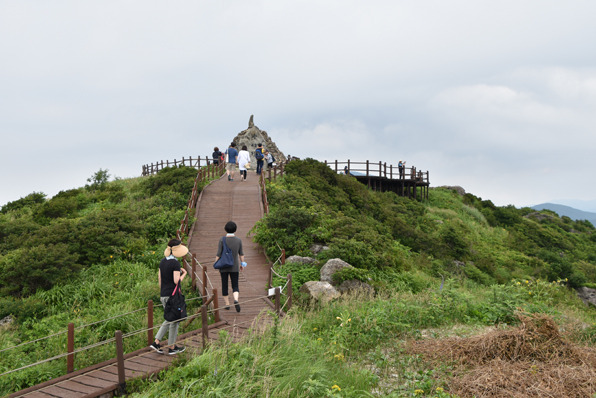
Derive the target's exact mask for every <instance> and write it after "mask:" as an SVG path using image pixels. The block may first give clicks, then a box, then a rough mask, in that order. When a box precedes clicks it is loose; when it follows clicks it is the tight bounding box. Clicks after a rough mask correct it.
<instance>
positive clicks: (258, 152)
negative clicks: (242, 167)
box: [255, 148, 263, 160]
mask: <svg viewBox="0 0 596 398" xmlns="http://www.w3.org/2000/svg"><path fill="white" fill-rule="evenodd" d="M255 158H257V160H262V159H263V150H262V149H261V148H257V150H256V151H255Z"/></svg>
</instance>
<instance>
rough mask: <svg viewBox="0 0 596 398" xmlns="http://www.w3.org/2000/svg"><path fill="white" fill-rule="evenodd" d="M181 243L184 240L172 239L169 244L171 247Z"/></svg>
mask: <svg viewBox="0 0 596 398" xmlns="http://www.w3.org/2000/svg"><path fill="white" fill-rule="evenodd" d="M181 243H182V241H181V240H180V239H171V240H170V241H169V242H168V246H169V247H174V246H178V245H179V244H181Z"/></svg>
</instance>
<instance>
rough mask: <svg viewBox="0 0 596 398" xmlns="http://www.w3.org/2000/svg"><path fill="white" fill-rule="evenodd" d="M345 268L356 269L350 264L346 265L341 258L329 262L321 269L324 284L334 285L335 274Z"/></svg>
mask: <svg viewBox="0 0 596 398" xmlns="http://www.w3.org/2000/svg"><path fill="white" fill-rule="evenodd" d="M344 268H354V267H352V266H351V265H350V264H348V263H346V262H345V261H344V260H342V259H340V258H332V259H331V260H329V261H327V262H326V263H325V265H323V267H322V268H321V280H322V281H323V282H329V283H330V284H332V285H333V284H334V282H333V274H335V273H336V272H337V271H339V270H341V269H344Z"/></svg>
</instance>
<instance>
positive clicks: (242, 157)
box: [238, 145, 250, 181]
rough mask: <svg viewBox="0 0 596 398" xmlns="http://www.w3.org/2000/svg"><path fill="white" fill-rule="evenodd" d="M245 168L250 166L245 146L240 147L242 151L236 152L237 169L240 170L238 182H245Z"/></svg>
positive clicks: (248, 154)
mask: <svg viewBox="0 0 596 398" xmlns="http://www.w3.org/2000/svg"><path fill="white" fill-rule="evenodd" d="M247 166H250V153H248V148H247V147H246V145H242V150H241V151H240V152H238V168H239V169H240V181H246V170H247V169H248V167H247Z"/></svg>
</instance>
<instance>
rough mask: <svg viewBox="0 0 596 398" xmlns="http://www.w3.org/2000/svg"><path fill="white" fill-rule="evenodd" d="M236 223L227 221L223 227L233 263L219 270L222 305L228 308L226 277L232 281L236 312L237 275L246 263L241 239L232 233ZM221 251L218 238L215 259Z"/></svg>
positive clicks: (221, 245) (238, 306) (219, 255)
mask: <svg viewBox="0 0 596 398" xmlns="http://www.w3.org/2000/svg"><path fill="white" fill-rule="evenodd" d="M237 228H238V227H237V226H236V223H235V222H234V221H228V222H227V223H226V226H225V227H224V229H225V230H226V236H225V238H224V239H225V240H226V245H227V246H228V247H229V248H230V249H231V250H232V253H233V257H234V265H233V266H231V267H229V268H223V269H220V270H219V272H220V274H221V295H222V296H223V299H224V302H225V303H226V306H225V307H224V308H225V309H226V310H229V309H230V299H229V298H228V279H230V282H231V283H232V294H233V296H234V307H235V308H236V312H240V304H239V303H238V299H239V297H240V291H239V289H238V276H239V273H240V270H241V269H243V268H244V267H246V263H245V262H244V251H243V250H242V241H241V240H240V238H238V237H236V236H235V235H234V233H235V232H236V229H237ZM222 251H223V243H222V240H221V239H220V240H219V246H218V247H217V256H215V261H217V260H219V258H220V257H221V254H222Z"/></svg>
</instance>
